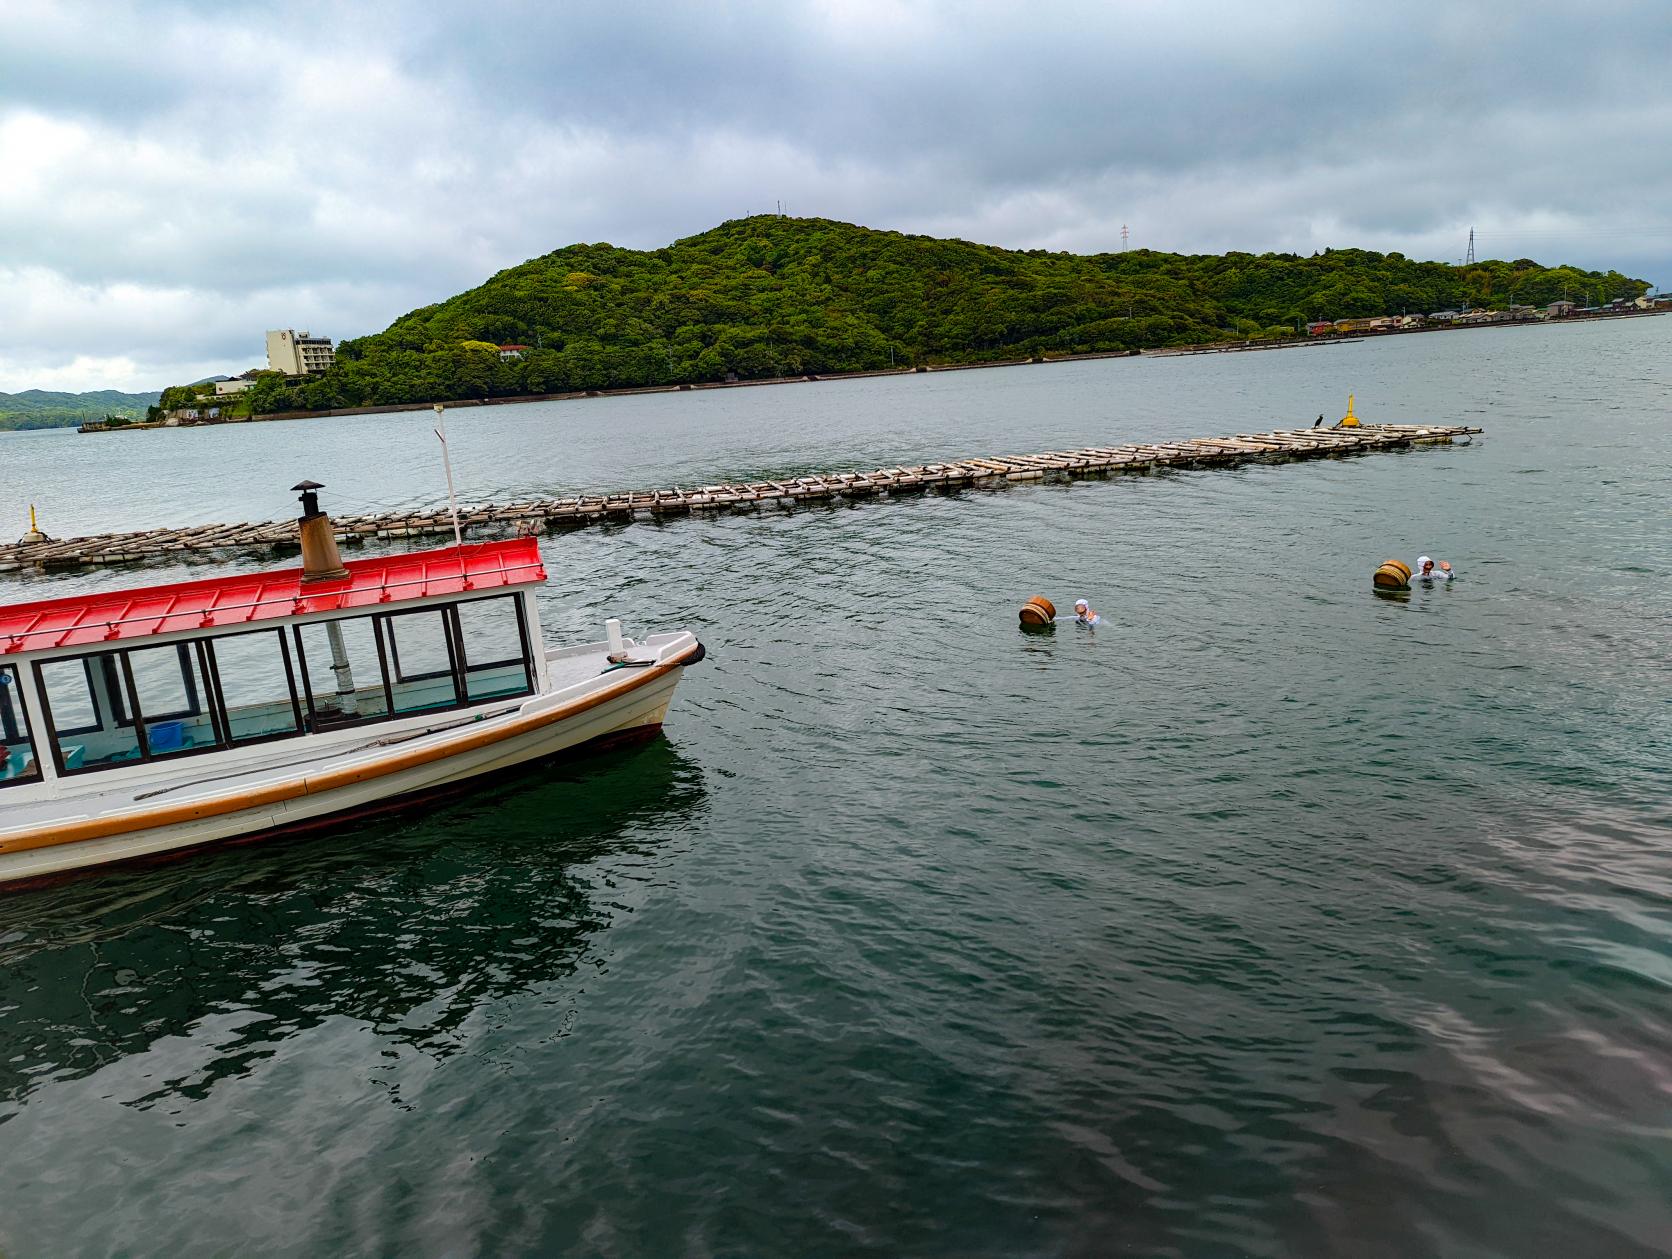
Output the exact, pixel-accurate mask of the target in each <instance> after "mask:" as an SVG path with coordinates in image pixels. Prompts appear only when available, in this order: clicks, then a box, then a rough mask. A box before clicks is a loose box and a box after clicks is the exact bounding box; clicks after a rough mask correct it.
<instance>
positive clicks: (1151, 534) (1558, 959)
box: [0, 319, 1672, 1259]
mask: <svg viewBox="0 0 1672 1259" xmlns="http://www.w3.org/2000/svg"><path fill="white" fill-rule="evenodd" d="M1349 390H1354V391H1356V392H1357V395H1358V410H1359V412H1360V414H1361V415H1364V416H1366V418H1369V419H1400V420H1405V419H1433V420H1441V421H1458V420H1461V421H1465V422H1470V423H1478V424H1480V425H1482V426H1483V427H1485V428H1486V429H1487V435H1486V437H1485V438H1484V439H1483V440H1480V441H1477V442H1476V443H1475V444H1474V445H1472V446H1470V447H1467V448H1453V449H1437V450H1428V451H1418V452H1412V453H1409V454H1400V455H1388V456H1373V457H1366V458H1356V459H1345V460H1333V461H1327V462H1319V463H1308V464H1288V465H1276V466H1250V467H1247V468H1243V469H1240V470H1235V471H1219V472H1192V473H1183V474H1169V475H1158V476H1149V477H1127V478H1121V479H1116V480H1110V481H1095V482H1085V483H1079V484H1075V485H1072V486H1018V487H1014V488H1011V489H1008V490H1002V491H994V492H973V493H966V494H963V495H957V496H925V497H920V498H916V499H911V500H906V501H902V502H897V503H881V504H874V505H866V506H860V507H855V508H820V509H817V510H799V511H797V512H795V513H770V514H765V515H761V516H758V517H724V518H720V519H713V520H692V521H684V522H680V523H676V524H671V525H668V526H652V525H635V526H632V527H628V528H622V529H616V530H611V531H603V530H597V531H591V532H585V533H577V534H571V535H567V536H561V537H554V538H551V539H548V540H547V542H546V546H545V549H546V556H547V560H548V564H549V567H550V570H551V575H552V581H551V585H550V588H549V591H548V592H547V594H546V596H545V607H546V615H547V619H548V627H547V632H548V638H550V639H552V640H554V641H556V640H562V639H565V638H572V637H574V636H576V635H577V634H581V633H585V634H587V635H588V636H595V628H594V627H596V626H597V625H598V624H599V622H601V620H602V618H603V617H604V616H605V615H607V614H609V613H612V612H614V613H618V614H621V615H623V616H624V617H625V618H626V619H627V620H628V622H629V630H630V631H631V630H633V629H635V628H646V627H650V626H655V627H673V626H679V625H686V626H690V627H691V628H693V629H696V630H697V631H698V632H699V633H700V634H701V636H702V637H703V639H704V640H705V642H707V643H708V645H709V647H710V652H711V654H710V657H709V659H708V660H707V661H706V662H705V663H704V664H702V665H701V666H699V667H697V668H695V669H692V670H690V671H689V672H688V674H687V676H686V680H685V682H684V684H683V686H682V688H681V691H680V694H679V696H678V699H677V700H676V703H675V706H674V708H673V710H672V712H671V714H670V717H669V721H668V725H667V728H666V733H665V736H664V737H663V738H662V739H660V740H658V741H657V742H654V743H651V744H648V745H646V746H644V747H641V748H639V749H637V750H632V751H626V752H617V753H610V754H607V755H604V756H602V757H598V758H595V759H592V760H588V761H584V762H580V763H576V764H572V765H567V766H564V767H562V768H560V769H555V770H553V769H547V770H541V771H538V772H535V773H532V774H529V775H526V776H524V777H523V778H521V779H520V780H518V781H517V782H515V783H513V784H512V785H511V786H509V787H505V788H502V789H496V790H494V791H493V792H491V793H489V794H484V795H481V796H478V797H476V798H473V799H470V800H467V801H465V802H462V803H459V804H457V805H454V806H451V807H447V808H444V809H439V810H432V811H431V812H429V813H428V814H425V815H420V816H415V817H405V818H401V819H397V820H393V821H385V822H381V823H378V824H375V825H361V826H355V827H350V828H345V829H343V830H341V831H339V832H337V833H335V834H331V835H327V836H323V837H319V838H315V839H311V840H306V841H281V842H275V843H271V844H266V845H252V846H244V847H239V848H234V849H229V850H226V851H224V852H221V853H218V854H215V855H211V856H207V857H202V858H198V859H193V860H191V861H188V862H176V863H172V864H169V865H165V866H160V867H154V868H148V869H141V870H128V871H116V872H106V873H102V874H98V875H94V876H91V877H84V878H78V879H75V880H73V881H70V882H67V883H63V884H60V885H58V886H54V887H48V888H43V889H39V890H35V891H28V892H23V893H16V894H11V895H7V896H5V897H3V898H0V1252H3V1253H4V1254H5V1255H6V1256H7V1257H8V1259H27V1257H30V1256H63V1255H101V1254H110V1255H136V1256H137V1255H145V1256H150V1255H157V1256H196V1255H234V1254H236V1255H244V1254H283V1255H309V1256H313V1255H375V1256H382V1255H390V1256H394V1255H401V1256H406V1255H482V1256H498V1255H514V1254H539V1255H606V1256H685V1255H691V1256H779V1255H782V1256H824V1255H829V1256H847V1255H861V1254H876V1255H889V1256H893V1255H934V1256H943V1255H944V1256H1000V1255H1005V1256H1008V1255H1042V1256H1057V1255H1062V1256H1094V1255H1113V1254H1122V1255H1126V1254H1130V1255H1146V1256H1147V1255H1156V1256H1213V1257H1217V1256H1233V1255H1251V1256H1271V1257H1274V1259H1276V1257H1288V1256H1326V1255H1328V1256H1335V1255H1340V1256H1354V1257H1375V1256H1389V1257H1394V1256H1398V1257H1401V1259H1404V1257H1418V1256H1435V1257H1443V1259H1459V1257H1468V1256H1517V1257H1518V1256H1597V1257H1599V1259H1601V1257H1610V1259H1633V1257H1637V1256H1650V1255H1666V1254H1672V773H1669V769H1668V765H1669V761H1672V663H1669V658H1672V632H1669V624H1672V622H1669V614H1672V596H1669V594H1668V584H1667V579H1668V576H1669V575H1672V409H1669V406H1668V397H1669V391H1672V319H1642V320H1632V321H1623V322H1621V323H1618V324H1615V325H1610V326H1596V327H1580V328H1565V329H1554V328H1551V329H1524V330H1512V331H1482V332H1475V333H1458V334H1444V335H1438V336H1425V337H1405V338H1396V339H1390V340H1385V341H1380V342H1373V343H1367V344H1363V345H1354V346H1340V347H1334V348H1327V349H1324V348H1317V349H1306V350H1296V351H1286V352H1276V353H1267V354H1245V355H1223V356H1214V357H1211V358H1180V359H1171V360H1156V361H1146V362H1127V361H1115V362H1105V363H1092V364H1081V365H1063V366H1053V367H1035V368H1025V369H1008V370H1003V371H983V372H964V373H954V374H947V375H943V376H932V377H927V378H924V377H913V378H908V379H900V380H884V381H870V382H855V383H849V384H841V383H830V384H818V385H802V386H795V387H786V388H781V389H760V390H731V391H724V392H720V393H714V394H708V395H698V396H684V397H659V398H639V399H623V400H602V401H598V402H589V403H574V404H551V405H541V406H529V407H502V408H495V409H493V410H491V411H484V412H479V413H476V414H473V415H465V414H460V415H459V416H458V417H456V418H455V419H454V420H453V424H454V433H453V437H454V444H455V449H456V450H458V452H459V464H460V480H461V483H462V486H463V488H462V491H461V492H462V497H464V498H466V499H468V500H475V499H482V498H487V497H490V496H500V497H503V496H505V495H508V494H513V493H522V492H527V491H535V490H538V491H547V492H550V491H559V490H566V489H572V488H576V487H579V486H589V487H593V488H599V487H618V488H620V487H626V486H630V485H652V484H669V483H674V482H678V483H681V484H686V485H690V484H700V483H702V482H703V481H711V480H715V479H717V478H718V477H720V476H736V475H754V476H760V475H778V476H782V475H784V474H795V473H798V472H801V471H804V470H807V469H811V468H820V469H835V468H843V467H859V468H863V467H874V466H877V465H879V464H883V463H888V464H893V463H899V462H902V461H905V460H911V459H922V458H929V457H945V456H957V455H965V454H983V453H1005V452H1018V451H1030V450H1039V449H1049V448H1059V447H1062V446H1065V445H1069V444H1080V443H1088V442H1101V443H1108V442H1116V441H1122V440H1132V439H1148V438H1152V437H1157V436H1200V435H1210V434H1219V433H1230V432H1236V431H1249V430H1251V429H1254V428H1260V427H1269V426H1271V425H1273V424H1294V423H1310V421H1311V419H1312V418H1313V417H1314V416H1315V415H1316V414H1317V412H1318V411H1320V410H1324V411H1327V412H1329V414H1330V417H1331V418H1332V419H1333V418H1335V417H1336V416H1338V415H1339V414H1340V413H1341V410H1342V409H1343V406H1344V403H1345V398H1346V394H1347V392H1348V391H1349ZM430 422H431V421H430V420H429V419H427V418H425V417H423V416H402V417H375V418H366V419H342V420H326V421H312V422H307V423H296V424H270V425H259V426H250V427H248V428H246V429H242V430H219V431H205V432H195V433H194V432H177V433H156V434H129V435H122V436H113V437H104V438H79V437H73V436H66V435H34V434H29V435H17V436H11V435H7V436H0V494H3V496H4V501H6V502H15V501H17V500H19V499H22V500H24V501H27V500H28V499H29V498H34V499H36V501H39V502H41V503H42V505H43V523H44V524H46V525H47V527H48V528H55V529H57V531H59V532H73V531H76V530H78V529H86V528H101V527H142V526H154V525H157V524H161V523H165V522H167V521H170V520H177V519H183V518H188V517H190V518H196V519H206V520H213V519H246V518H266V517H271V516H276V515H281V514H284V513H285V512H286V511H287V503H288V499H287V497H286V495H285V494H284V488H285V487H286V486H288V485H289V484H291V483H292V482H294V481H296V480H299V479H301V478H302V477H303V476H308V475H311V476H313V477H314V478H315V479H318V480H321V481H324V482H325V483H326V484H327V486H328V491H327V493H326V501H327V505H328V506H329V505H332V503H333V502H335V503H336V504H337V505H339V506H341V507H344V508H345V509H346V508H347V507H351V506H352V507H362V506H369V505H372V504H387V503H394V502H403V503H404V502H433V501H435V500H436V498H437V497H438V496H439V493H440V490H441V486H440V483H439V482H440V477H439V472H438V470H437V469H436V468H435V465H434V460H433V438H431V437H429V436H428V430H429V425H430ZM333 495H335V496H336V497H335V499H333V497H332V496H333ZM14 514H15V512H14ZM1424 551H1426V552H1428V553H1430V554H1433V555H1435V556H1436V557H1440V558H1446V559H1449V560H1451V561H1452V562H1453V563H1454V564H1455V565H1456V567H1457V570H1458V573H1459V575H1460V576H1459V580H1458V581H1456V582H1455V583H1453V584H1452V585H1451V586H1449V587H1442V588H1439V589H1435V590H1419V591H1417V592H1414V593H1413V594H1412V595H1411V596H1410V597H1409V598H1408V599H1405V600H1401V601H1387V600H1381V599H1378V598H1375V597H1373V596H1372V595H1371V594H1370V591H1369V584H1370V573H1371V571H1372V569H1374V567H1375V566H1376V564H1377V563H1378V562H1379V561H1380V560H1382V559H1383V558H1386V557H1389V556H1400V557H1403V558H1405V559H1407V560H1410V559H1413V558H1414V557H1415V556H1416V555H1417V554H1418V553H1420V552H1424ZM180 571H181V570H160V572H159V571H158V570H153V572H154V573H156V575H166V576H169V577H173V576H177V575H179V572H180ZM192 571H194V572H203V571H210V570H204V569H194V570H192ZM146 576H147V574H127V575H124V576H122V577H121V578H119V579H113V578H111V577H110V576H108V575H107V576H103V577H98V576H82V577H77V578H72V579H51V580H45V579H34V580H31V581H28V582H22V581H20V580H18V579H17V578H16V577H12V578H3V579H0V598H22V597H28V596H32V595H41V594H46V593H52V592H63V591H68V590H73V589H77V588H93V587H96V586H98V585H100V584H109V583H111V582H112V581H113V580H120V581H121V582H123V583H125V584H134V583H136V582H141V581H143V580H145V578H146ZM1036 592H1042V593H1046V594H1049V595H1051V596H1052V597H1053V598H1054V599H1055V600H1056V602H1057V603H1058V605H1059V607H1060V608H1066V607H1067V605H1068V603H1069V602H1070V601H1071V600H1072V599H1073V597H1074V596H1076V595H1079V594H1084V595H1086V596H1087V597H1089V598H1090V599H1091V600H1092V602H1093V603H1094V604H1096V605H1097V606H1098V607H1099V608H1100V609H1101V610H1102V611H1103V613H1104V615H1105V617H1106V620H1107V624H1106V625H1105V626H1104V627H1102V628H1100V629H1098V630H1096V631H1088V630H1085V629H1078V628H1075V627H1072V626H1066V625H1065V626H1062V627H1060V628H1058V629H1057V630H1056V631H1055V632H1054V633H1047V634H1044V635H1024V634H1022V633H1021V632H1020V631H1018V629H1017V628H1016V624H1015V608H1016V606H1017V605H1018V604H1019V603H1020V602H1021V601H1022V600H1023V599H1024V598H1026V597H1027V596H1028V595H1030V594H1033V593H1036ZM3 808H4V804H3V801H0V809H3Z"/></svg>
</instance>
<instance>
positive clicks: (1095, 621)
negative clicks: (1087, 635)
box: [1074, 599, 1103, 625]
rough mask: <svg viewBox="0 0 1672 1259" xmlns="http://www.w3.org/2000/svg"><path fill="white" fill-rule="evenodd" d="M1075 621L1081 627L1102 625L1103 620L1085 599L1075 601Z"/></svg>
mask: <svg viewBox="0 0 1672 1259" xmlns="http://www.w3.org/2000/svg"><path fill="white" fill-rule="evenodd" d="M1074 620H1075V622H1076V623H1077V624H1079V625H1101V624H1103V618H1102V617H1101V616H1099V615H1098V614H1097V611H1096V609H1094V608H1093V607H1092V606H1091V604H1089V603H1087V602H1086V601H1085V600H1084V599H1076V600H1074Z"/></svg>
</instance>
